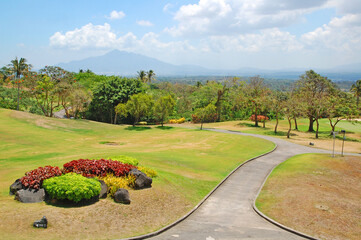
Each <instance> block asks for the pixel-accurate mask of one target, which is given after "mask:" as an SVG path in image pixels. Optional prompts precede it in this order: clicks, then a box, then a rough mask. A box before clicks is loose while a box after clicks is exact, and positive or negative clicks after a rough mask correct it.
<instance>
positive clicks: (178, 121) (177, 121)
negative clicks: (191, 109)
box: [169, 117, 186, 124]
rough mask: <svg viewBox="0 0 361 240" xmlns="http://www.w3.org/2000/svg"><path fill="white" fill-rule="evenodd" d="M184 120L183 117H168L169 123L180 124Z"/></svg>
mask: <svg viewBox="0 0 361 240" xmlns="http://www.w3.org/2000/svg"><path fill="white" fill-rule="evenodd" d="M185 121H186V119H185V118H184V117H182V118H179V119H170V120H169V123H172V124H174V123H176V124H181V123H184V122H185Z"/></svg>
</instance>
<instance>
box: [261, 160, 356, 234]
mask: <svg viewBox="0 0 361 240" xmlns="http://www.w3.org/2000/svg"><path fill="white" fill-rule="evenodd" d="M360 182H361V157H354V156H346V157H338V158H331V157H330V156H329V155H322V154H303V155H298V156H295V157H292V158H290V159H288V160H287V161H285V162H284V163H282V164H280V165H279V166H277V167H276V168H275V169H274V171H273V172H272V173H271V175H270V177H269V178H268V179H267V182H266V184H265V186H264V187H263V189H262V191H261V193H260V195H259V197H258V198H257V201H256V206H257V207H258V208H259V210H261V211H262V212H263V213H265V214H266V215H268V216H269V217H271V218H273V219H275V220H276V221H278V222H280V223H282V224H284V225H286V226H289V227H292V228H294V229H296V230H299V231H302V232H305V233H307V234H310V235H313V236H317V237H318V238H321V239H359V237H360V235H361V202H360V199H361V193H360V189H361V184H360Z"/></svg>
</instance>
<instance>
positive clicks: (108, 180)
mask: <svg viewBox="0 0 361 240" xmlns="http://www.w3.org/2000/svg"><path fill="white" fill-rule="evenodd" d="M100 179H101V180H103V181H104V182H105V184H106V185H107V186H108V193H109V194H110V195H111V196H114V193H115V192H116V191H117V190H118V189H119V188H125V189H130V188H133V189H134V187H135V180H136V177H135V176H134V175H127V176H124V177H116V176H114V175H113V174H108V175H107V176H105V177H101V178H100Z"/></svg>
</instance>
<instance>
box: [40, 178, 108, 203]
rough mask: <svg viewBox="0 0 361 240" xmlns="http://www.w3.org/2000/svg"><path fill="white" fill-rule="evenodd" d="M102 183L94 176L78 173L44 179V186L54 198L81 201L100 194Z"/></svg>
mask: <svg viewBox="0 0 361 240" xmlns="http://www.w3.org/2000/svg"><path fill="white" fill-rule="evenodd" d="M100 186H101V184H100V182H99V181H98V180H96V179H93V178H86V177H83V176H82V175H79V174H76V173H67V174H65V175H62V176H59V177H53V178H49V179H46V180H44V182H43V187H44V189H45V191H46V192H47V193H48V194H49V196H50V197H51V198H53V199H58V200H65V199H68V200H70V201H73V202H80V201H81V200H83V199H87V200H89V199H91V198H93V197H96V196H98V195H99V194H100V190H101V187H100Z"/></svg>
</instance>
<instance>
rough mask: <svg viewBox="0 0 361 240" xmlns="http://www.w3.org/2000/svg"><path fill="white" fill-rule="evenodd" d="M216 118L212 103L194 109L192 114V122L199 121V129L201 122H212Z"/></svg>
mask: <svg viewBox="0 0 361 240" xmlns="http://www.w3.org/2000/svg"><path fill="white" fill-rule="evenodd" d="M216 120H217V113H216V107H215V106H214V105H213V104H211V103H210V104H208V105H207V106H206V107H204V108H198V109H196V110H195V112H194V114H193V115H192V121H193V122H194V123H198V122H200V123H201V130H202V128H203V123H205V122H214V121H216Z"/></svg>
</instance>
